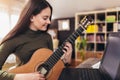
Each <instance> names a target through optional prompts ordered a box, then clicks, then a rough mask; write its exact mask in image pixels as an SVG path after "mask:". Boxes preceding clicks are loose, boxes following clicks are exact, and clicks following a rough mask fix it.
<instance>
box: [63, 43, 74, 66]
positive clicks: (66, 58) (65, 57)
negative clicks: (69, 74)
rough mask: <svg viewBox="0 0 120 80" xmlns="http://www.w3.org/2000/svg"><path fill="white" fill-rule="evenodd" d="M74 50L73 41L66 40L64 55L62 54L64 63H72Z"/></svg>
mask: <svg viewBox="0 0 120 80" xmlns="http://www.w3.org/2000/svg"><path fill="white" fill-rule="evenodd" d="M72 51H73V49H72V45H71V43H69V42H66V43H65V46H64V49H63V52H64V55H63V56H62V60H63V62H64V63H69V64H70V63H71V55H72Z"/></svg>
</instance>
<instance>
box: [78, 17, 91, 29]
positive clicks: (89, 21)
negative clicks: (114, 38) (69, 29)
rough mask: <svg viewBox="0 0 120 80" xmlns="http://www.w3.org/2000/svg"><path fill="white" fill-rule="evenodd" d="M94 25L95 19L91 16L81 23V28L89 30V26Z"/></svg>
mask: <svg viewBox="0 0 120 80" xmlns="http://www.w3.org/2000/svg"><path fill="white" fill-rule="evenodd" d="M92 23H93V19H92V18H91V17H90V16H85V17H84V18H83V19H82V20H81V21H80V24H79V25H80V26H81V27H82V28H84V29H87V27H88V25H90V24H92Z"/></svg>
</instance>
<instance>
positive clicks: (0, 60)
mask: <svg viewBox="0 0 120 80" xmlns="http://www.w3.org/2000/svg"><path fill="white" fill-rule="evenodd" d="M11 44H13V43H10V42H5V43H3V44H2V45H0V80H13V78H14V75H15V74H11V73H8V72H6V71H2V70H1V69H2V66H3V65H4V63H5V61H6V59H7V57H8V56H9V55H10V54H11V53H12V51H13V49H14V47H13V45H11Z"/></svg>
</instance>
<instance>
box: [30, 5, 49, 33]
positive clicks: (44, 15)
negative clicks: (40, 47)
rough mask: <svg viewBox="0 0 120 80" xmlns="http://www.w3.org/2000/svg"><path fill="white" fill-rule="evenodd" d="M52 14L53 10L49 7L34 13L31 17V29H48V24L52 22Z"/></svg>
mask: <svg viewBox="0 0 120 80" xmlns="http://www.w3.org/2000/svg"><path fill="white" fill-rule="evenodd" d="M50 16H51V10H50V8H49V7H47V8H45V9H43V10H42V11H41V12H40V13H39V14H37V15H33V16H32V17H31V19H30V20H31V24H30V29H32V30H34V31H37V30H42V31H45V30H47V26H48V24H50V23H51V21H50Z"/></svg>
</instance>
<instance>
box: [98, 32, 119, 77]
mask: <svg viewBox="0 0 120 80" xmlns="http://www.w3.org/2000/svg"><path fill="white" fill-rule="evenodd" d="M119 36H120V33H111V34H110V35H109V37H108V41H107V45H106V49H105V52H104V55H103V59H102V61H101V65H100V68H102V72H104V71H105V73H108V74H109V75H110V76H111V78H112V79H116V76H117V71H118V68H119V63H120V60H119V59H120V37H119ZM103 70H104V71H103Z"/></svg>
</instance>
